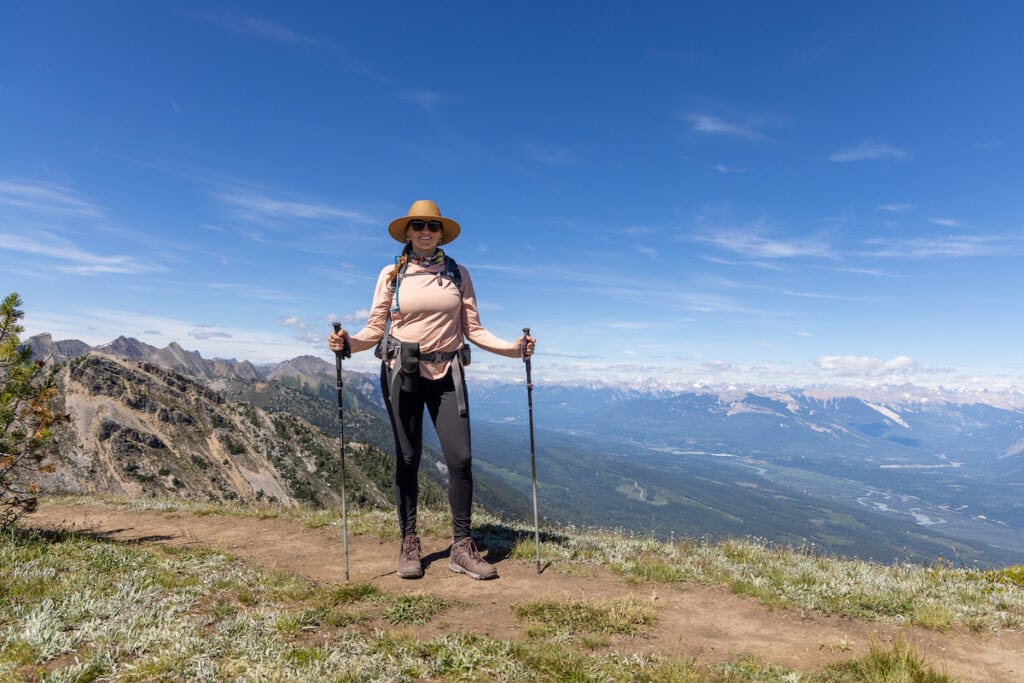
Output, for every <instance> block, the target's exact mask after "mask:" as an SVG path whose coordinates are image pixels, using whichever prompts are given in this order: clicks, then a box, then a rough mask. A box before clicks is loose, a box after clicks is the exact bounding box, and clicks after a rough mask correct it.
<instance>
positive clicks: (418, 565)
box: [398, 534, 423, 579]
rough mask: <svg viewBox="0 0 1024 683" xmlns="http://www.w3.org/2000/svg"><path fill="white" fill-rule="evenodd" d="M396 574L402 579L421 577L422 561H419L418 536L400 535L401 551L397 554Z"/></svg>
mask: <svg viewBox="0 0 1024 683" xmlns="http://www.w3.org/2000/svg"><path fill="white" fill-rule="evenodd" d="M398 575H399V576H400V577H402V578H403V579H419V578H422V577H423V563H422V562H421V561H420V537H419V536H417V535H415V534H412V535H410V536H403V537H402V551H401V553H399V555H398Z"/></svg>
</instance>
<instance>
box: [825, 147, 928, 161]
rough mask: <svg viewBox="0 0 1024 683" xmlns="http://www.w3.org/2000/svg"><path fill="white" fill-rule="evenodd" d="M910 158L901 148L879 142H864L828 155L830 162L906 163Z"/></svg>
mask: <svg viewBox="0 0 1024 683" xmlns="http://www.w3.org/2000/svg"><path fill="white" fill-rule="evenodd" d="M909 158H910V152H908V151H907V150H905V149H902V148H900V147H895V146H893V145H887V144H884V143H879V142H862V143H860V144H858V145H855V146H853V147H850V148H848V149H844V150H840V151H838V152H833V153H832V154H829V155H828V160H829V161H836V162H845V161H876V160H882V159H896V160H898V161H904V160H907V159H909Z"/></svg>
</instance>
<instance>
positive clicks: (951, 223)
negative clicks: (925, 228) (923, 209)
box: [928, 218, 967, 228]
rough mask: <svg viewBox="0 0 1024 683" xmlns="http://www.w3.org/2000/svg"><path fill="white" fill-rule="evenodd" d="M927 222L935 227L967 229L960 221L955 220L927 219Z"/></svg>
mask: <svg viewBox="0 0 1024 683" xmlns="http://www.w3.org/2000/svg"><path fill="white" fill-rule="evenodd" d="M928 222H929V223H934V224H935V225H941V226H942V227H944V228H964V227H967V226H965V225H964V224H963V223H961V222H960V221H958V220H956V219H955V218H930V219H928Z"/></svg>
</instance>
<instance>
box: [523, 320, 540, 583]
mask: <svg viewBox="0 0 1024 683" xmlns="http://www.w3.org/2000/svg"><path fill="white" fill-rule="evenodd" d="M529 337H530V328H529V327H524V328H523V362H524V363H526V401H527V404H528V405H529V407H530V476H531V478H532V479H533V540H534V543H535V544H536V546H537V573H538V574H540V522H539V521H538V518H537V457H536V455H535V454H534V447H533V376H532V373H531V367H530V357H529V356H527V355H526V344H527V343H528V342H527V339H529Z"/></svg>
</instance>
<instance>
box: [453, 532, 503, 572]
mask: <svg viewBox="0 0 1024 683" xmlns="http://www.w3.org/2000/svg"><path fill="white" fill-rule="evenodd" d="M448 569H451V570H452V571H453V572H459V573H461V574H469V575H470V576H471V577H473V578H474V579H496V578H498V570H497V569H495V568H494V566H493V565H490V564H488V563H487V561H486V560H484V558H482V557H480V551H478V550H477V549H476V543H474V542H473V539H472V538H469V537H466V538H463V539H461V540H459V541H456V542H455V543H452V552H451V555H450V557H449V559H448Z"/></svg>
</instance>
